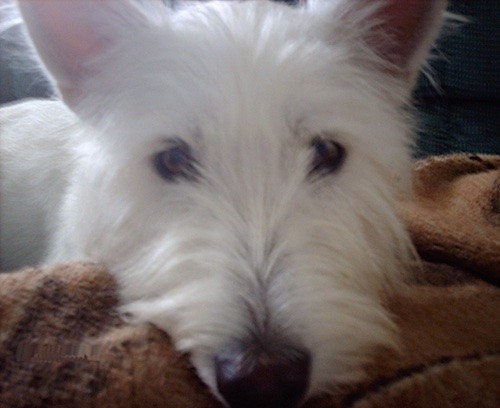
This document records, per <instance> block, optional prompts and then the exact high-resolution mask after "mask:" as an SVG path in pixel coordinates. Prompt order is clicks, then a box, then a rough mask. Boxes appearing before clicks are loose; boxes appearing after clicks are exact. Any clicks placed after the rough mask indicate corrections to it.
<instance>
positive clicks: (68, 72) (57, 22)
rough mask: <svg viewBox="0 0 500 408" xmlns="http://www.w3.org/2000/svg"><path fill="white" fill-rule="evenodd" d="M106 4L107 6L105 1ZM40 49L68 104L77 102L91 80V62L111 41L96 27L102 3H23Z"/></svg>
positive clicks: (36, 0)
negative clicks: (86, 81)
mask: <svg viewBox="0 0 500 408" xmlns="http://www.w3.org/2000/svg"><path fill="white" fill-rule="evenodd" d="M103 3H105V2H104V1H103ZM19 4H20V7H21V11H22V13H23V17H24V19H25V20H26V23H27V27H28V30H29V32H30V35H31V37H32V39H33V41H34V43H35V45H36V48H37V50H38V52H39V54H40V56H41V58H42V60H43V62H44V64H45V65H46V67H47V68H48V70H49V71H50V73H51V74H52V76H53V77H54V79H55V80H56V82H57V84H58V87H59V89H60V91H61V93H62V96H63V97H64V99H65V100H66V101H67V102H71V101H73V102H74V101H76V99H77V98H78V96H79V92H80V90H79V85H80V84H81V82H82V80H85V79H86V78H89V77H90V76H91V75H92V74H93V73H92V72H89V67H88V62H89V60H90V59H92V57H94V56H97V55H98V54H100V53H101V52H102V51H103V49H104V48H105V47H106V45H107V42H108V39H106V37H105V36H103V35H102V33H100V32H99V27H98V25H97V24H96V22H98V19H99V16H98V15H95V14H94V13H96V12H98V10H99V7H98V3H95V2H92V1H88V0H56V1H54V0H20V2H19Z"/></svg>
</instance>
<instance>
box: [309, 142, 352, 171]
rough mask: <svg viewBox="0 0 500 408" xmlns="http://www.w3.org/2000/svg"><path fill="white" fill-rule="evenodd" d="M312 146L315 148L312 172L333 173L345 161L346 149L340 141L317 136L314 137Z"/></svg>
mask: <svg viewBox="0 0 500 408" xmlns="http://www.w3.org/2000/svg"><path fill="white" fill-rule="evenodd" d="M311 147H312V148H313V162H312V167H311V173H316V174H320V175H323V174H329V173H333V172H334V171H336V170H338V169H339V168H340V166H342V164H343V163H344V159H345V156H346V151H345V148H344V146H342V145H341V144H340V143H337V142H335V141H333V140H328V139H324V138H321V137H317V138H315V139H313V141H312V143H311Z"/></svg>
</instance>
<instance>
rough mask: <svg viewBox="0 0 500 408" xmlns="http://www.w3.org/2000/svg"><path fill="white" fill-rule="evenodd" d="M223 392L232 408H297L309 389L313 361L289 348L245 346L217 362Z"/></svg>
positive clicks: (226, 351)
mask: <svg viewBox="0 0 500 408" xmlns="http://www.w3.org/2000/svg"><path fill="white" fill-rule="evenodd" d="M215 366H216V371H217V386H218V389H219V392H220V393H221V395H222V396H223V397H224V399H225V400H226V402H227V403H228V404H229V406H231V407H232V408H257V407H258V408H271V407H272V408H285V407H286V408H293V407H296V406H297V405H298V404H299V402H300V401H301V400H302V398H303V397H304V395H305V393H306V391H307V387H308V385H309V371H310V366H311V357H310V355H309V353H307V352H306V351H304V350H298V349H296V348H289V347H285V348H282V349H281V350H278V351H277V352H276V351H275V352H273V353H272V354H271V353H270V352H265V351H261V350H258V349H255V348H249V347H247V346H245V345H243V344H238V345H236V346H232V347H231V348H229V349H227V350H224V351H222V352H221V353H219V354H218V355H217V356H216V358H215Z"/></svg>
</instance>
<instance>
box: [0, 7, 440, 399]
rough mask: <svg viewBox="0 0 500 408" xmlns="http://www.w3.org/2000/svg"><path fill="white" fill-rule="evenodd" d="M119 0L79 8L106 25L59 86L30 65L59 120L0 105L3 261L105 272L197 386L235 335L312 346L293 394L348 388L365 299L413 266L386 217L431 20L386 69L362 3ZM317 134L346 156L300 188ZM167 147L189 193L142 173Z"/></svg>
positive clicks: (368, 319)
mask: <svg viewBox="0 0 500 408" xmlns="http://www.w3.org/2000/svg"><path fill="white" fill-rule="evenodd" d="M125 3H126V2H121V1H120V2H115V3H113V4H114V5H113V6H112V7H111V6H110V7H109V9H113V12H112V13H111V12H109V13H108V14H106V13H105V12H102V14H100V15H102V19H103V20H106V19H107V18H108V20H107V21H106V24H105V25H103V24H102V23H100V22H99V21H98V20H99V19H100V18H101V17H99V18H94V17H93V18H94V20H95V21H94V20H92V22H93V24H95V25H96V27H99V29H100V30H102V32H103V33H105V34H102V35H106V36H111V35H115V33H118V34H116V35H115V36H114V37H112V38H113V40H114V41H113V47H110V48H109V49H106V51H105V52H102V53H99V55H93V56H92V58H89V59H88V60H86V61H85V63H86V65H85V69H88V70H89V72H90V71H92V73H93V74H92V75H89V76H87V77H85V78H84V79H83V80H81V81H80V82H78V84H77V88H76V90H75V87H74V86H73V84H74V82H72V81H74V78H73V77H72V75H74V72H70V74H68V72H69V71H64V72H63V73H62V74H61V73H60V71H62V70H64V69H65V68H64V67H63V68H61V66H62V65H63V64H59V65H58V61H57V59H56V60H50V61H48V62H47V61H46V63H47V66H48V67H49V70H50V71H51V72H52V73H53V74H54V76H55V80H56V82H58V84H59V88H60V89H61V92H62V94H63V97H64V99H65V100H66V102H67V103H68V105H69V106H70V107H71V110H70V109H68V108H67V107H66V106H65V105H64V104H63V103H62V102H59V101H31V102H27V103H24V104H20V105H19V104H18V105H12V106H9V107H6V108H4V109H2V110H1V117H0V124H1V126H2V143H1V149H2V163H1V164H2V178H1V183H2V184H1V188H2V190H1V193H2V200H1V214H2V217H1V225H0V228H1V229H0V231H1V235H0V239H1V242H0V244H1V248H2V265H3V267H4V268H14V267H19V266H21V265H23V264H27V263H37V262H44V263H55V262H63V261H69V260H72V259H82V258H84V259H91V260H96V261H99V262H103V263H104V264H105V265H107V266H108V267H109V269H110V270H111V272H112V273H113V274H114V276H115V277H116V279H117V280H118V282H119V285H120V290H121V292H120V293H121V296H122V301H123V310H124V311H128V312H131V313H132V314H133V315H134V317H135V319H136V320H137V321H148V322H152V323H154V324H155V325H157V326H159V327H160V328H162V329H164V330H165V331H167V332H168V333H169V334H170V335H171V336H172V338H173V339H174V341H175V344H176V345H177V347H178V349H179V350H182V351H185V352H188V353H190V355H191V358H192V361H193V363H194V365H195V367H196V368H197V370H198V373H199V374H200V376H201V377H202V378H203V380H204V381H205V382H206V383H207V384H208V385H209V386H210V387H211V389H212V390H213V391H214V393H215V394H217V387H216V383H215V375H214V367H213V364H214V363H213V358H214V354H215V353H217V351H218V350H220V349H221V348H223V347H224V346H225V345H226V344H227V343H228V342H229V341H231V340H233V339H238V338H243V337H245V336H246V335H248V333H249V332H263V333H265V334H266V336H270V337H272V336H277V337H278V336H279V337H281V338H285V339H286V340H287V342H289V343H292V344H298V345H300V346H302V347H306V348H307V349H309V350H310V352H311V354H312V358H313V362H312V373H311V382H310V387H309V391H308V395H313V394H317V393H319V392H321V391H324V390H328V389H330V388H331V387H332V386H335V385H337V384H339V383H343V382H347V381H353V380H356V379H358V378H359V377H360V375H361V374H362V369H361V367H362V364H363V363H365V362H366V361H367V359H368V358H369V355H370V351H371V350H372V349H373V348H374V347H375V346H381V345H385V346H394V344H395V339H396V337H395V333H396V330H395V325H394V323H393V322H392V320H391V317H390V316H389V314H388V312H387V311H386V310H385V309H384V307H383V305H382V303H383V293H384V290H385V289H386V288H387V287H388V284H389V287H390V284H391V283H397V282H398V281H400V280H401V279H402V278H403V276H404V267H403V264H404V262H405V261H407V260H408V258H409V257H410V255H411V243H410V239H409V237H408V234H407V232H406V231H405V228H404V226H403V225H402V222H401V221H400V220H399V219H398V217H397V215H396V214H395V210H394V202H395V199H396V195H397V194H398V193H399V191H400V189H401V187H405V186H406V185H407V183H408V181H409V168H410V148H411V145H412V138H411V134H412V125H411V123H412V122H411V120H409V119H408V117H407V116H408V115H407V114H404V113H403V110H402V108H403V107H404V105H405V104H406V102H407V99H408V96H409V90H410V88H409V86H408V82H410V83H412V82H413V79H414V77H415V70H418V67H419V66H420V64H421V63H422V62H423V58H421V57H422V55H423V53H425V52H426V51H427V49H428V45H429V44H430V42H431V41H432V39H433V38H434V36H435V34H436V31H437V26H438V20H439V15H440V14H439V13H437V14H435V15H433V17H432V18H433V19H434V20H435V21H434V20H433V22H432V24H431V26H432V27H430V28H428V29H426V31H425V36H424V37H422V38H421V39H420V42H421V44H423V45H422V47H421V48H419V49H416V50H415V52H414V55H418V56H419V57H418V59H419V62H418V64H417V63H416V62H415V61H416V60H415V58H413V57H412V60H411V61H410V62H409V66H410V69H411V73H410V75H409V76H408V77H405V78H402V77H401V78H400V77H397V75H394V74H389V73H388V71H391V69H390V68H392V67H391V66H390V65H389V64H386V63H385V62H384V61H383V60H382V58H381V57H380V54H378V53H377V52H376V51H375V50H373V49H372V48H370V47H369V46H368V45H367V43H366V42H364V41H363V38H365V37H364V36H365V35H367V33H369V32H370V30H371V29H374V28H373V26H376V25H377V24H376V23H375V22H374V21H375V20H373V15H374V14H375V12H376V10H377V8H376V7H375V6H373V2H372V3H371V4H370V2H363V1H361V0H356V1H346V0H336V1H331V2H330V1H328V2H327V1H320V0H317V1H311V2H309V3H308V4H307V5H302V6H301V7H299V8H291V7H287V6H284V5H282V4H276V3H271V2H264V1H248V2H244V3H238V2H208V3H203V4H198V3H195V2H192V3H191V2H187V3H186V4H185V5H184V6H183V7H180V8H179V9H177V10H173V11H172V10H167V9H166V8H165V7H164V6H160V4H159V2H157V3H158V4H156V3H154V4H153V2H150V3H148V7H146V8H143V9H141V8H139V7H137V8H134V12H133V13H132V12H130V13H129V14H127V13H128V12H127V7H126V6H123V10H124V11H120V12H117V11H116V10H121V7H122V6H120V5H119V4H125ZM365 3H366V4H365ZM437 3H440V4H441V8H442V2H436V4H437ZM155 4H156V6H155ZM353 4H354V5H353ZM360 5H363V7H361V6H360ZM95 7H97V6H95ZM356 7H358V9H359V10H356V11H355V12H353V9H355V8H356ZM108 11H109V10H108ZM136 11H137V13H136ZM120 13H122V14H120ZM136 14H137V15H136ZM438 14H439V15H438ZM110 15H111V16H112V17H113V18H111V19H109V16H110ZM137 16H140V17H137ZM96 21H97V22H96ZM104 26H105V27H104ZM28 27H29V28H30V31H31V33H32V35H33V36H34V41H35V44H36V45H37V47H38V48H39V49H40V50H41V52H42V57H43V56H44V47H45V46H46V47H47V49H49V50H50V44H48V45H46V42H47V40H46V39H44V38H42V37H43V36H42V37H40V36H38V37H37V35H38V34H37V28H36V27H35V28H33V30H31V27H30V20H29V19H28ZM103 27H104V28H103ZM97 31H98V30H97ZM110 33H111V34H110ZM380 38H382V37H380ZM384 64H385V65H384ZM391 72H392V71H391ZM408 78H409V79H408ZM68 87H71V90H69V91H68ZM72 110H73V111H74V112H76V114H77V115H75V114H74V113H73V112H72ZM318 134H326V135H328V136H329V137H333V138H334V139H335V140H337V141H338V142H340V143H342V144H343V145H344V146H345V147H346V150H347V157H346V161H345V164H344V165H343V166H342V168H341V169H340V170H339V171H338V172H336V173H334V174H331V175H327V176H324V177H318V178H311V177H308V175H307V174H308V169H309V166H310V160H311V157H312V153H311V148H310V141H311V140H312V138H313V137H314V136H315V135H318ZM172 137H177V138H181V139H183V140H185V141H187V143H189V144H190V145H191V146H192V149H193V150H194V154H195V156H196V158H197V159H198V161H199V163H200V167H199V171H200V174H201V177H200V178H199V180H198V181H197V182H190V181H179V182H176V183H169V182H167V181H165V180H163V179H162V178H160V177H159V176H158V175H157V174H156V173H155V171H154V169H153V166H152V165H151V157H152V155H153V154H154V153H155V152H157V151H161V150H162V149H163V148H165V143H166V142H165V141H166V140H167V139H169V138H172ZM251 316H253V318H251Z"/></svg>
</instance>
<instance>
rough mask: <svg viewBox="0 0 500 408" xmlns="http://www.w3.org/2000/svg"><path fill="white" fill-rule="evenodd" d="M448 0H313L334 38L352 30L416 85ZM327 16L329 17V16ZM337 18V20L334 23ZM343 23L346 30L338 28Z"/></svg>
mask: <svg viewBox="0 0 500 408" xmlns="http://www.w3.org/2000/svg"><path fill="white" fill-rule="evenodd" d="M446 3H447V1H446V0H380V1H374V0H309V2H306V7H307V8H309V9H310V10H311V11H313V12H314V13H316V14H317V15H319V16H320V18H321V19H322V20H323V25H324V26H325V27H326V30H327V32H328V31H329V28H328V26H330V27H331V31H333V32H330V35H332V37H331V38H332V40H335V36H340V37H342V35H345V34H346V31H347V32H348V34H347V35H348V36H350V37H353V38H355V39H356V40H358V41H362V42H363V44H364V45H365V46H367V48H368V49H369V50H371V51H373V52H375V53H376V54H377V55H378V56H379V57H381V59H382V60H383V61H384V63H385V68H384V69H386V70H387V71H388V72H389V73H390V74H392V75H394V76H399V77H400V78H401V79H403V80H404V81H405V82H406V83H407V85H408V87H409V88H413V86H414V85H415V82H416V79H417V77H418V74H419V71H420V69H421V68H422V65H423V63H424V62H425V59H426V58H427V56H428V53H429V50H430V48H431V47H432V45H433V43H434V41H435V39H436V37H437V35H438V34H439V31H440V28H441V26H442V23H443V19H444V14H445V9H446ZM325 19H326V20H325ZM332 21H335V24H332ZM336 27H341V30H342V33H337V32H335V30H336Z"/></svg>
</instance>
